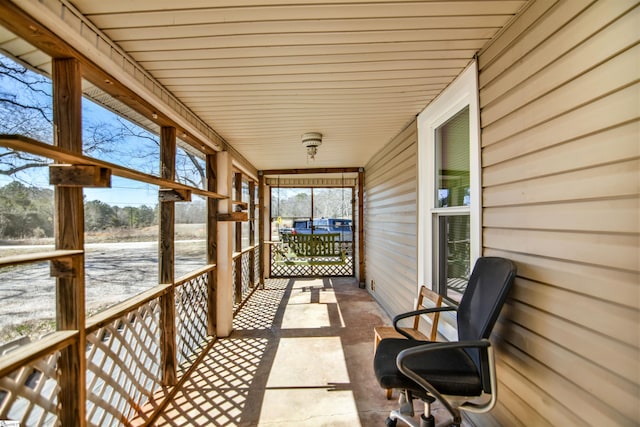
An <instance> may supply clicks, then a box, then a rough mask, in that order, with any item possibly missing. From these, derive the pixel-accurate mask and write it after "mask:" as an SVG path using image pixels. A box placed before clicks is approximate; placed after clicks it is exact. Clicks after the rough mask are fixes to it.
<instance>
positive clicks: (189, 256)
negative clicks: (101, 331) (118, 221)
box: [0, 240, 206, 344]
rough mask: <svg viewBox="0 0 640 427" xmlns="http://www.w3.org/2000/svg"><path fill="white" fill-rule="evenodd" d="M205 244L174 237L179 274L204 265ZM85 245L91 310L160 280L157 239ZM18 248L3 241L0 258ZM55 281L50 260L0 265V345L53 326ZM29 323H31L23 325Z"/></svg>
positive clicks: (93, 310)
mask: <svg viewBox="0 0 640 427" xmlns="http://www.w3.org/2000/svg"><path fill="white" fill-rule="evenodd" d="M205 244H206V242H205V240H181V241H176V262H175V265H176V272H175V277H176V278H178V277H180V276H183V275H185V274H187V273H189V272H191V271H194V270H196V269H198V268H200V267H202V266H204V265H205V263H206V255H205V252H206V248H205ZM85 247H86V253H85V274H86V290H85V292H86V296H85V299H86V310H87V313H88V314H93V313H96V312H98V311H100V310H103V309H105V308H107V307H109V306H112V305H114V304H116V303H118V302H121V301H124V300H126V299H128V298H130V297H132V296H134V295H136V294H139V293H140V292H142V291H144V290H147V289H149V288H151V287H153V286H155V285H157V284H158V243H157V242H127V243H88V244H86V246H85ZM16 249H17V247H16V246H0V257H1V256H3V255H6V253H7V252H8V251H12V252H15V250H16ZM20 249H24V250H29V251H32V252H33V251H38V252H40V251H46V250H51V249H53V248H52V247H50V246H49V247H47V246H23V247H20ZM55 285H56V281H55V278H52V277H50V276H49V263H48V262H43V263H38V264H28V265H23V266H17V267H9V268H3V269H0V344H2V342H3V341H5V340H6V339H11V338H13V337H14V336H16V335H20V334H21V333H26V334H30V335H32V336H31V338H32V339H34V338H37V335H38V334H40V333H42V332H47V329H48V328H51V327H53V325H54V323H53V319H55ZM27 323H28V324H29V325H30V327H29V328H23V327H21V326H19V325H24V324H27ZM16 328H17V329H18V331H17V333H16ZM32 329H35V330H32ZM10 330H11V331H12V332H11V333H10V332H9V331H10ZM33 335H35V336H33Z"/></svg>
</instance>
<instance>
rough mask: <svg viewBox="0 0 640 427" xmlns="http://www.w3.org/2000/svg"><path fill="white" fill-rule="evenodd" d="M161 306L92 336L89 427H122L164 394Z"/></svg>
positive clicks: (147, 307) (135, 312)
mask: <svg viewBox="0 0 640 427" xmlns="http://www.w3.org/2000/svg"><path fill="white" fill-rule="evenodd" d="M158 301H159V298H155V299H152V300H150V301H148V302H146V303H145V304H143V305H140V306H139V307H136V308H134V309H132V310H131V311H128V312H126V313H124V314H122V315H121V316H119V317H117V318H115V319H111V320H109V321H108V322H106V324H105V325H104V326H102V327H99V328H97V329H95V330H94V331H92V332H91V333H87V425H93V426H107V425H119V423H120V420H121V419H123V418H124V419H128V418H132V417H133V416H135V415H137V408H140V407H141V406H142V405H143V404H145V403H146V402H147V401H148V400H149V399H151V397H152V396H153V394H154V393H155V392H157V391H158V390H159V389H160V387H161V384H160V345H159V340H160V305H159V302H158Z"/></svg>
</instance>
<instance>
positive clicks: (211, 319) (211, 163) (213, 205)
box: [206, 154, 218, 336]
mask: <svg viewBox="0 0 640 427" xmlns="http://www.w3.org/2000/svg"><path fill="white" fill-rule="evenodd" d="M206 167H207V190H209V191H213V192H215V191H216V189H217V183H216V180H217V175H216V155H215V154H208V155H207V158H206ZM217 257H218V200H217V199H213V198H211V197H209V198H208V199H207V262H208V263H209V264H215V263H216V261H217ZM207 279H208V280H207V333H208V334H209V335H211V336H213V335H215V334H216V324H217V322H216V273H215V271H210V272H209V273H208V277H207Z"/></svg>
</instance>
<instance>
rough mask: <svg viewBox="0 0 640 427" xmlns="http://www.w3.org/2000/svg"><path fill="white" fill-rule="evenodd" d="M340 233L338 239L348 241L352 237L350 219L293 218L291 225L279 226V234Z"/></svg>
mask: <svg viewBox="0 0 640 427" xmlns="http://www.w3.org/2000/svg"><path fill="white" fill-rule="evenodd" d="M286 233H291V234H329V233H338V234H340V241H343V242H350V241H351V240H352V239H353V229H352V221H351V220H350V219H342V218H317V219H314V220H313V224H312V222H311V220H308V219H306V220H294V221H293V227H291V228H281V229H280V234H286Z"/></svg>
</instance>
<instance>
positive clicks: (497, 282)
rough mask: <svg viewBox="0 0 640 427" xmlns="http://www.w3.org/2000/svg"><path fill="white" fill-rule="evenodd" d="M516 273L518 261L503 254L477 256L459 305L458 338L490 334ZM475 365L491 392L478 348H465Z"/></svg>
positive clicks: (476, 337)
mask: <svg viewBox="0 0 640 427" xmlns="http://www.w3.org/2000/svg"><path fill="white" fill-rule="evenodd" d="M515 276H516V267H515V265H514V264H513V263H512V262H511V261H509V260H508V259H504V258H497V257H483V258H478V260H477V261H476V264H475V266H474V267H473V271H472V272H471V277H470V278H469V283H468V284H467V289H466V290H465V291H464V294H463V295H462V300H461V301H460V306H459V307H458V316H457V317H458V339H459V340H460V341H466V340H480V339H485V338H489V335H491V330H492V329H493V326H494V325H495V323H496V320H498V315H499V314H500V310H501V309H502V306H503V305H504V302H505V300H506V299H507V294H508V293H509V290H510V289H511V285H512V284H513V281H514V279H515ZM466 351H467V353H468V354H469V356H471V357H472V358H473V360H474V362H475V364H476V366H477V367H478V368H479V369H480V370H481V371H482V377H483V384H484V388H485V391H487V392H489V391H490V390H488V389H487V388H488V384H487V382H486V381H485V380H486V379H487V378H488V367H487V364H486V363H484V362H485V361H484V360H482V363H481V358H480V353H479V352H478V351H477V350H476V349H469V350H466Z"/></svg>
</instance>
